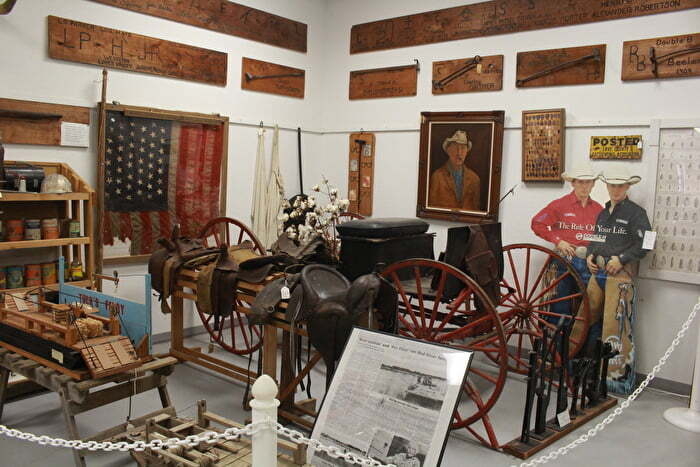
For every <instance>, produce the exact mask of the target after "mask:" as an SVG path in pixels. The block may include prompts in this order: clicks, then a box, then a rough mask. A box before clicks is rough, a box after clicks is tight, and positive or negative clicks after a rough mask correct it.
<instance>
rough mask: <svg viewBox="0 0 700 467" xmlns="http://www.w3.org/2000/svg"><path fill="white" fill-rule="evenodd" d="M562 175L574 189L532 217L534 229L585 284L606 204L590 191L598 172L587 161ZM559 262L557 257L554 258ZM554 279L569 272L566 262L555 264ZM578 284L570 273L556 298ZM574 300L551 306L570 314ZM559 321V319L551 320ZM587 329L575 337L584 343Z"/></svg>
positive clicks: (575, 331) (575, 330)
mask: <svg viewBox="0 0 700 467" xmlns="http://www.w3.org/2000/svg"><path fill="white" fill-rule="evenodd" d="M562 178H563V179H564V180H566V181H567V182H570V183H571V187H572V188H573V190H572V191H571V193H569V194H568V195H566V196H562V197H561V198H558V199H555V200H554V201H552V202H551V203H549V204H548V205H547V206H546V207H545V208H544V209H542V210H541V211H540V212H538V213H537V214H535V216H534V217H533V218H532V224H531V228H532V231H533V232H534V233H535V234H536V235H537V236H538V237H541V238H543V239H545V240H547V241H548V242H551V243H552V244H553V249H554V250H555V251H556V252H557V253H559V254H560V255H561V256H563V257H564V258H566V260H567V261H569V262H570V263H571V265H572V266H573V267H574V269H575V270H576V272H577V273H578V274H579V276H581V280H582V281H583V283H584V284H587V283H588V280H589V278H590V276H591V274H590V271H589V270H588V266H587V265H586V252H587V247H588V245H589V243H590V240H589V238H590V237H591V235H592V234H593V233H594V232H595V223H596V219H597V218H598V213H600V211H601V210H602V209H603V207H602V206H601V205H600V204H599V203H597V202H596V201H594V200H593V199H591V197H590V194H591V190H593V186H594V185H595V182H596V179H597V178H598V174H597V173H596V172H594V171H593V168H592V167H591V166H590V164H587V163H584V164H579V165H577V166H575V167H574V168H573V169H572V170H570V171H567V172H564V173H563V174H562ZM554 262H555V263H560V261H559V262H557V261H556V260H555V261H554ZM552 270H553V271H552V273H553V274H552V275H551V277H550V279H551V280H554V279H555V278H557V277H559V276H561V275H562V274H564V273H566V267H565V265H563V264H554V265H553V266H552ZM578 290H579V289H578V285H577V284H576V281H575V280H574V278H573V277H571V276H568V277H567V278H566V279H564V280H562V281H560V282H559V284H558V285H557V289H556V297H566V296H569V295H571V294H574V293H577V292H578ZM552 298H554V297H552ZM570 307H571V302H570V301H562V302H558V303H553V304H552V305H550V311H551V312H553V313H557V314H559V315H562V314H563V315H570V314H571V310H570V309H569V308H570ZM550 321H552V324H557V322H556V321H555V319H552V320H550ZM584 332H585V328H584V327H583V326H574V328H573V330H572V332H571V337H572V339H575V340H577V341H579V342H580V340H581V339H582V338H585V336H582V334H583V333H584Z"/></svg>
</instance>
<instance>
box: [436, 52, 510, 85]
mask: <svg viewBox="0 0 700 467" xmlns="http://www.w3.org/2000/svg"><path fill="white" fill-rule="evenodd" d="M501 89H503V55H491V56H488V57H480V56H478V55H477V56H476V57H469V58H460V59H456V60H445V61H442V62H433V94H454V93H459V92H482V91H500V90H501Z"/></svg>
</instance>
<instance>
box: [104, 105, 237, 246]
mask: <svg viewBox="0 0 700 467" xmlns="http://www.w3.org/2000/svg"><path fill="white" fill-rule="evenodd" d="M222 136H223V135H222V127H221V126H215V125H202V124H192V123H183V122H177V121H173V120H160V119H152V118H136V117H127V116H125V115H124V114H123V113H122V112H114V111H108V112H107V118H106V125H105V158H104V164H105V170H104V174H105V180H104V195H105V201H104V204H105V213H104V216H103V221H102V232H103V239H104V240H103V243H104V244H105V245H113V244H114V239H115V238H118V239H120V240H122V241H126V240H129V241H130V242H131V245H130V253H131V255H140V254H148V253H151V252H153V251H154V250H155V249H156V248H157V243H156V242H157V240H158V239H159V238H161V237H167V236H170V233H171V231H172V229H173V226H174V225H175V224H177V223H179V224H180V229H181V234H182V235H184V236H186V237H195V236H197V234H198V233H199V231H200V229H201V228H202V227H203V226H204V224H205V223H206V222H207V221H209V220H210V219H213V218H214V217H218V216H219V215H220V214H219V213H220V211H219V198H220V192H219V187H220V186H221V185H220V182H221V157H222V144H223V137H222Z"/></svg>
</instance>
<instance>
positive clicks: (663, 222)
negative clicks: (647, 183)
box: [640, 120, 700, 284]
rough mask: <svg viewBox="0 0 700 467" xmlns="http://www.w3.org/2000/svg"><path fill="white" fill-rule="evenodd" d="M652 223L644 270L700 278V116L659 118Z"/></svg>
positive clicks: (678, 277) (655, 274)
mask: <svg viewBox="0 0 700 467" xmlns="http://www.w3.org/2000/svg"><path fill="white" fill-rule="evenodd" d="M656 126H657V127H658V140H657V141H658V143H657V144H656V145H655V151H656V157H657V159H658V160H657V170H656V192H655V195H654V202H653V203H654V205H653V211H652V212H650V213H649V214H650V215H652V216H653V220H652V226H653V229H654V230H655V231H656V233H657V237H656V245H655V248H654V250H653V251H651V252H649V254H648V255H647V257H646V258H645V260H644V261H643V262H642V267H641V271H640V272H641V275H642V276H643V277H649V278H654V279H663V280H671V281H677V282H686V283H691V284H700V120H699V121H697V122H692V121H689V122H685V123H681V122H663V121H661V122H658V123H657V125H656Z"/></svg>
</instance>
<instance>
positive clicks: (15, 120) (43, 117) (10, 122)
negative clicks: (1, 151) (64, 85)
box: [0, 98, 90, 146]
mask: <svg viewBox="0 0 700 467" xmlns="http://www.w3.org/2000/svg"><path fill="white" fill-rule="evenodd" d="M61 122H71V123H82V124H86V125H87V124H89V123H90V108H88V107H78V106H74V105H59V104H48V103H44V102H33V101H21V100H15V99H3V98H0V134H1V135H2V141H3V142H4V143H14V144H41V145H47V146H59V145H60V144H61Z"/></svg>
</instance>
